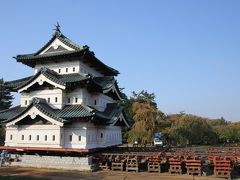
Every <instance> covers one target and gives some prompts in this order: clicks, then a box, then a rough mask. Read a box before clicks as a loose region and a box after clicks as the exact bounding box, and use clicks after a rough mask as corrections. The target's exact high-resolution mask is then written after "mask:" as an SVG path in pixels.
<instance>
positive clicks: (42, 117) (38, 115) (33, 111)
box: [6, 106, 63, 127]
mask: <svg viewBox="0 0 240 180" xmlns="http://www.w3.org/2000/svg"><path fill="white" fill-rule="evenodd" d="M29 119H30V121H29V122H26V120H29ZM39 121H42V122H44V123H45V124H49V123H50V124H52V125H58V126H61V127H62V126H63V123H62V122H59V121H57V120H55V119H54V118H52V117H50V116H47V115H46V114H44V113H43V112H41V111H40V110H39V109H38V108H36V107H35V106H32V107H31V108H30V109H28V110H26V111H25V112H23V113H22V114H21V115H20V116H17V117H15V118H13V119H12V120H11V121H10V122H8V123H7V124H6V127H9V126H12V125H17V124H26V123H29V124H31V123H36V122H38V123H39Z"/></svg>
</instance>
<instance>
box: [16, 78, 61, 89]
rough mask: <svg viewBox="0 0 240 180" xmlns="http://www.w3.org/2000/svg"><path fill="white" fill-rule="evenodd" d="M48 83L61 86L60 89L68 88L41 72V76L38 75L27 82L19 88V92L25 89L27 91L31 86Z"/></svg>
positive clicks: (57, 86)
mask: <svg viewBox="0 0 240 180" xmlns="http://www.w3.org/2000/svg"><path fill="white" fill-rule="evenodd" d="M46 84H50V85H51V86H53V87H56V88H60V89H66V86H65V85H62V84H59V83H56V82H54V81H53V80H52V79H50V78H48V77H47V76H46V75H44V74H40V75H39V76H36V77H35V78H33V79H32V81H31V82H29V83H27V84H25V85H24V86H23V87H21V88H19V89H18V92H19V93H21V92H23V91H27V90H28V89H29V88H32V87H34V86H36V85H37V86H44V85H46Z"/></svg>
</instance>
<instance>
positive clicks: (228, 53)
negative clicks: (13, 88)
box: [0, 0, 240, 121]
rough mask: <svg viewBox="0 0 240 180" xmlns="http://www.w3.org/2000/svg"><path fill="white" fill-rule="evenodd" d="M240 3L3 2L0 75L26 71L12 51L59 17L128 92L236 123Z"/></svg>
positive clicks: (41, 37)
mask: <svg viewBox="0 0 240 180" xmlns="http://www.w3.org/2000/svg"><path fill="white" fill-rule="evenodd" d="M239 9H240V1H238V0H235V1H234V0H231V1H228V0H211V1H209V0H198V1H197V0H195V1H192V0H188V1H187V0H181V1H180V0H175V1H174V0H165V1H161V0H151V1H149V0H131V1H129V0H121V1H113V0H101V1H99V0H95V1H93V0H89V1H84V0H78V1H77V0H65V1H63V0H57V1H55V0H51V1H49V0H39V1H30V0H29V1H26V0H21V1H19V0H15V1H13V0H8V1H1V2H0V32H1V33H0V39H1V43H0V52H1V53H0V61H1V65H0V77H3V78H4V79H5V80H14V79H17V78H22V77H25V76H28V75H32V74H33V70H32V69H31V68H29V67H27V66H24V65H22V64H20V63H16V61H15V60H14V59H12V57H13V56H16V55H17V54H24V53H32V52H35V51H36V50H38V49H39V48H40V47H41V46H42V45H43V44H44V43H45V42H46V41H48V40H49V38H50V37H51V34H52V33H53V30H52V29H53V28H54V26H53V25H54V24H56V22H57V21H59V23H60V25H61V27H62V28H61V29H62V32H63V33H64V34H65V35H66V36H67V37H69V38H70V39H72V40H74V41H75V42H77V43H78V44H80V45H85V44H87V45H89V46H90V47H91V49H92V50H93V51H94V52H95V54H96V56H97V57H98V58H99V59H101V60H102V61H103V62H104V63H106V64H108V65H110V66H112V67H114V68H116V69H118V70H119V71H120V72H121V75H119V76H118V81H119V83H120V86H121V87H124V88H125V93H126V94H127V95H130V94H131V92H132V91H140V90H143V89H144V90H148V91H149V92H154V93H155V94H156V96H157V103H158V106H159V108H160V109H161V110H162V111H163V112H165V113H177V112H180V111H185V112H186V113H192V114H197V115H201V116H204V117H210V118H217V117H221V116H223V117H225V118H226V119H227V120H231V121H239V120H240V81H239V79H240V78H239V77H240V10H239ZM18 101H19V99H18V97H17V100H16V101H15V102H14V103H15V104H19V102H18Z"/></svg>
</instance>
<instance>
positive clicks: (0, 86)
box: [0, 79, 13, 145]
mask: <svg viewBox="0 0 240 180" xmlns="http://www.w3.org/2000/svg"><path fill="white" fill-rule="evenodd" d="M12 100H13V96H12V95H11V93H10V91H9V90H8V89H7V88H5V86H4V80H3V79H0V111H2V110H5V109H9V108H10V107H11V106H12ZM4 139H5V130H4V128H3V127H2V126H0V145H3V144H4Z"/></svg>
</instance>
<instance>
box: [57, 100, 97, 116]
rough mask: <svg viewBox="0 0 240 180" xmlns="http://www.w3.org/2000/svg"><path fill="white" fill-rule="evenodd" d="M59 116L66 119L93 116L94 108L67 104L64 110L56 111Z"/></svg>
mask: <svg viewBox="0 0 240 180" xmlns="http://www.w3.org/2000/svg"><path fill="white" fill-rule="evenodd" d="M56 114H57V116H59V117H61V118H64V119H72V118H79V117H92V116H93V115H94V113H93V109H91V108H89V107H87V106H84V105H82V104H80V105H66V106H65V107H64V108H63V109H62V110H59V111H57V112H56Z"/></svg>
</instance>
